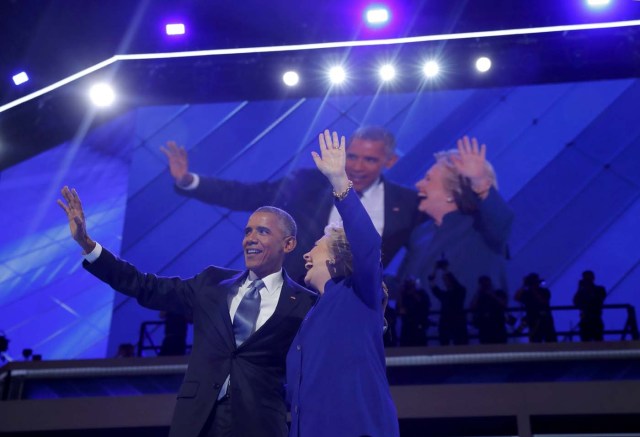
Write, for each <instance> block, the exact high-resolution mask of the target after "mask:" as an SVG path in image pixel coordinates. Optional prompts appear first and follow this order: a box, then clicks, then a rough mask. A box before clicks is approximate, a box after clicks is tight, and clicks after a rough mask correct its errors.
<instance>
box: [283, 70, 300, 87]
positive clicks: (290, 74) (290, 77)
mask: <svg viewBox="0 0 640 437" xmlns="http://www.w3.org/2000/svg"><path fill="white" fill-rule="evenodd" d="M282 81H283V82H284V84H285V85H286V86H296V85H298V83H299V82H300V76H299V75H298V73H296V72H295V71H287V72H286V73H285V74H283V75H282Z"/></svg>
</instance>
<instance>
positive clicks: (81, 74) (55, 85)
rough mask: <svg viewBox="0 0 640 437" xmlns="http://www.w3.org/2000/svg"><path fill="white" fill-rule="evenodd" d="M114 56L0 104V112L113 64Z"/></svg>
mask: <svg viewBox="0 0 640 437" xmlns="http://www.w3.org/2000/svg"><path fill="white" fill-rule="evenodd" d="M116 58H117V56H114V57H112V58H109V59H107V60H105V61H102V62H100V63H98V64H96V65H94V66H92V67H89V68H86V69H84V70H82V71H79V72H78V73H76V74H72V75H71V76H69V77H66V78H64V79H62V80H60V81H58V82H56V83H53V84H51V85H49V86H46V87H44V88H42V89H39V90H38V91H34V92H32V93H31V94H27V95H26V96H23V97H20V98H19V99H16V100H14V101H12V102H9V103H7V104H6V105H2V106H0V112H4V111H6V110H7V109H11V108H13V107H15V106H18V105H20V104H22V103H24V102H28V101H29V100H33V99H35V98H36V97H40V96H41V95H43V94H46V93H48V92H49V91H53V90H55V89H57V88H60V87H61V86H64V85H66V84H68V83H71V82H73V81H75V80H77V79H80V78H82V77H84V76H86V75H88V74H91V73H93V72H94V71H98V70H100V69H102V68H104V67H106V66H107V65H111V64H113V63H114V62H116V61H117V60H118V59H116Z"/></svg>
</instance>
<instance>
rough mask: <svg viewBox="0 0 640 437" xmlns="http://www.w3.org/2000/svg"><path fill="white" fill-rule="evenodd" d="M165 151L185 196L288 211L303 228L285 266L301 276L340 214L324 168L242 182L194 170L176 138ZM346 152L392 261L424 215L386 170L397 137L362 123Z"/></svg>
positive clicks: (394, 158)
mask: <svg viewBox="0 0 640 437" xmlns="http://www.w3.org/2000/svg"><path fill="white" fill-rule="evenodd" d="M162 151H163V152H164V154H165V155H166V156H167V158H168V160H169V168H170V171H171V175H172V176H173V178H174V179H175V181H176V191H177V192H178V193H179V194H181V195H183V196H187V197H192V198H195V199H198V200H200V201H203V202H206V203H210V204H214V205H219V206H222V207H225V208H229V209H231V210H235V211H253V210H254V209H255V208H257V207H258V206H260V205H263V204H265V203H267V204H269V205H273V206H277V207H278V208H282V209H284V210H286V211H288V212H289V213H290V214H291V215H292V216H293V218H294V219H295V220H296V222H297V223H298V225H299V227H300V232H299V234H298V245H297V247H296V249H295V250H294V251H293V252H292V255H291V256H290V257H288V259H287V260H285V268H286V270H287V272H288V273H289V274H290V275H291V277H292V278H294V279H295V280H297V281H300V282H301V279H302V278H303V277H304V274H305V270H304V264H303V263H299V262H298V260H299V259H301V258H302V255H304V254H305V253H306V252H308V251H309V250H311V248H312V247H313V245H314V243H315V241H316V240H317V239H318V238H320V237H321V236H322V235H323V230H324V227H325V226H326V225H327V224H329V223H331V222H334V221H338V220H339V219H340V216H339V214H338V213H337V210H336V209H335V207H334V206H333V201H332V200H331V199H332V198H333V197H332V196H331V186H330V185H329V184H328V183H327V179H326V178H325V177H324V176H323V175H322V174H320V173H319V172H318V171H316V170H315V169H303V170H298V171H296V172H295V173H293V174H291V175H290V176H289V177H287V178H284V179H280V180H276V181H273V182H257V183H242V182H238V181H229V180H223V179H218V178H214V177H203V176H199V175H197V174H195V173H191V172H189V162H188V158H187V152H186V151H185V149H184V148H183V147H178V146H177V145H176V143H175V142H172V141H169V142H168V143H167V147H166V148H164V147H163V148H162ZM346 158H347V161H346V172H347V176H348V178H349V179H350V180H351V181H352V182H353V188H354V189H355V190H356V191H357V192H358V193H359V194H360V196H361V201H362V203H363V205H364V206H365V209H366V210H367V212H368V213H369V216H370V217H371V219H372V220H373V223H374V225H375V226H376V229H377V230H378V232H379V233H380V234H381V235H382V263H383V265H384V266H387V265H388V264H389V263H390V262H391V260H392V259H393V257H394V256H395V255H396V253H398V251H399V250H400V248H401V247H403V246H405V245H406V244H407V243H408V241H409V236H410V235H411V232H412V231H413V229H414V228H415V227H416V226H417V225H418V224H420V222H421V221H422V219H423V218H424V216H421V214H420V213H419V212H418V196H417V193H416V192H415V190H413V189H411V188H407V187H403V186H401V185H398V184H394V183H392V182H390V181H388V180H386V179H385V178H384V177H383V176H382V172H383V170H384V169H388V168H391V167H392V166H393V165H394V164H395V163H396V161H397V160H398V156H397V155H396V152H395V138H394V137H393V135H392V134H391V133H389V132H388V131H387V130H385V129H384V128H382V127H377V126H370V127H363V128H360V129H358V130H357V131H356V132H355V133H354V134H353V135H352V136H351V138H350V139H349V141H348V144H347V157H346Z"/></svg>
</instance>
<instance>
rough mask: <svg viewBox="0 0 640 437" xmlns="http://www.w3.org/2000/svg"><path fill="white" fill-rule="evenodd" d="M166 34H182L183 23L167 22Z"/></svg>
mask: <svg viewBox="0 0 640 437" xmlns="http://www.w3.org/2000/svg"><path fill="white" fill-rule="evenodd" d="M165 30H166V32H167V35H184V32H185V30H184V24H182V23H174V24H167V25H166V27H165Z"/></svg>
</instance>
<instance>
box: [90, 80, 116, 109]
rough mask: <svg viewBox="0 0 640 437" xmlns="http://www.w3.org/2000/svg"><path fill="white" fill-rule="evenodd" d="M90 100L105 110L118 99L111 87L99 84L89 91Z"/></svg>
mask: <svg viewBox="0 0 640 437" xmlns="http://www.w3.org/2000/svg"><path fill="white" fill-rule="evenodd" d="M89 98H90V99H91V101H92V102H93V104H94V105H96V106H98V107H100V108H104V107H107V106H111V105H112V104H113V102H114V101H115V99H116V94H115V92H114V91H113V88H111V86H110V85H107V84H106V83H99V84H96V85H94V86H92V87H91V89H90V90H89Z"/></svg>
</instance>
